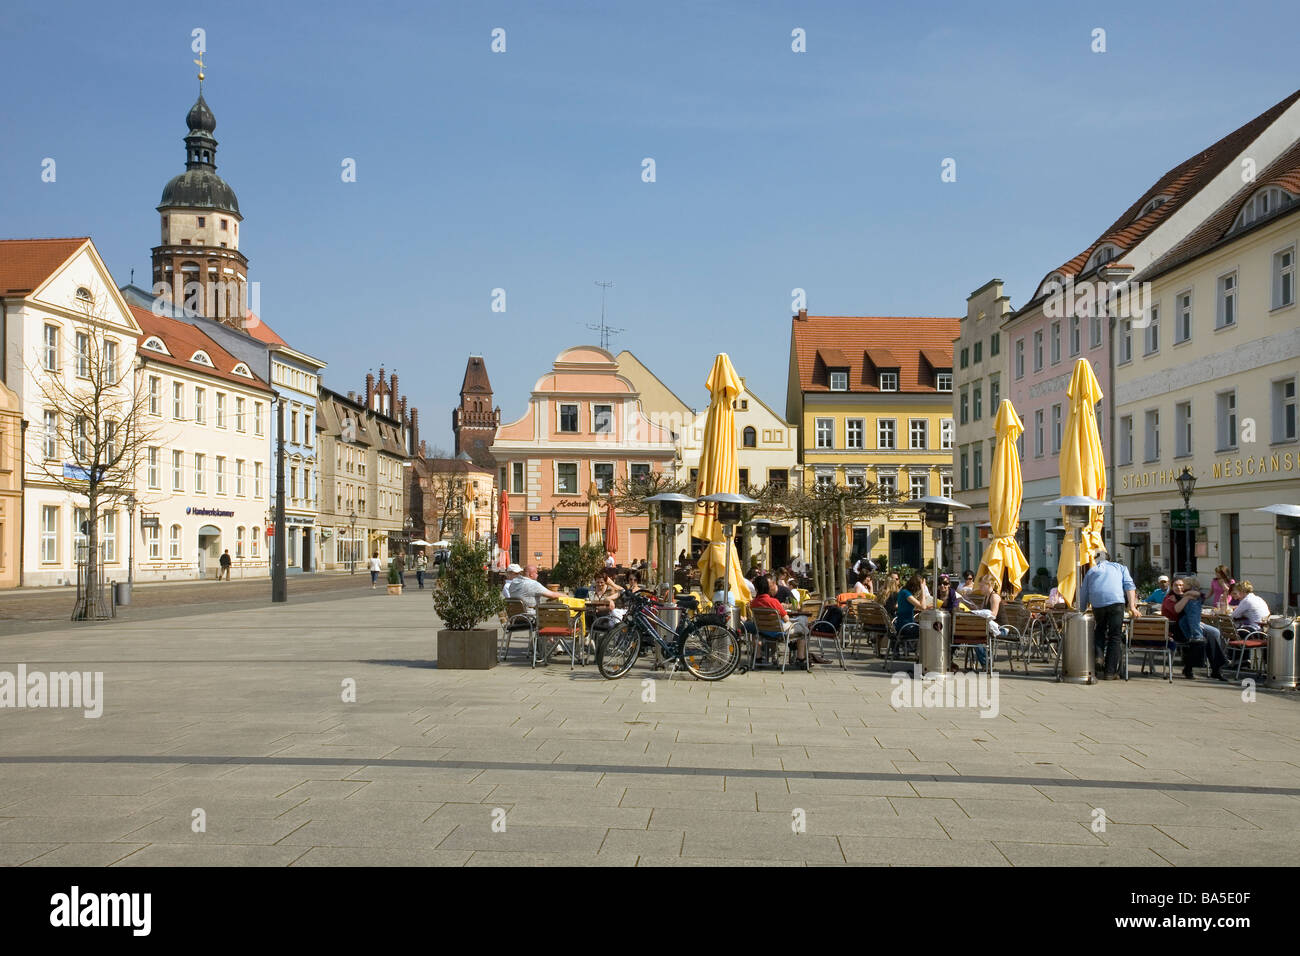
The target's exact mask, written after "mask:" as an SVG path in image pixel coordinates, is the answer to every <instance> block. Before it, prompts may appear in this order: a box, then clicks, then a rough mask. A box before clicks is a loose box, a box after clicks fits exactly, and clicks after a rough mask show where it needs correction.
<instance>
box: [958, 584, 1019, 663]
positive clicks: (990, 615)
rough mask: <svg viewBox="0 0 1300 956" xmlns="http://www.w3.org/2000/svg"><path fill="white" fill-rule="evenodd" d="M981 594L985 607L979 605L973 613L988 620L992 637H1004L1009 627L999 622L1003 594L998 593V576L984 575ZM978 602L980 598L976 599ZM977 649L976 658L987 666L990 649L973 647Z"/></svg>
mask: <svg viewBox="0 0 1300 956" xmlns="http://www.w3.org/2000/svg"><path fill="white" fill-rule="evenodd" d="M980 585H981V587H980V590H979V594H980V595H981V596H982V597H983V605H984V606H983V607H977V608H975V609H974V610H972V611H971V613H972V614H978V615H979V616H980V617H982V618H984V619H985V620H987V621H988V632H989V636H990V637H995V638H996V637H1003V636H1004V635H1006V633H1007V629H1006V628H1005V627H1003V626H1002V625H1001V624H999V623H998V615H999V614H1000V613H1001V612H1002V595H1001V594H999V593H998V582H997V578H995V577H993V575H991V574H986V575H984V579H983V580H982V581H981V582H980ZM975 601H976V602H978V599H975ZM973 650H974V651H975V660H976V661H977V662H978V663H979V666H980V667H985V666H987V662H988V651H987V650H986V649H985V648H983V647H975V648H973ZM952 666H953V669H954V670H956V668H957V664H956V662H955V661H954V662H953V665H952Z"/></svg>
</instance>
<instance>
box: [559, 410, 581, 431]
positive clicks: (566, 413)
mask: <svg viewBox="0 0 1300 956" xmlns="http://www.w3.org/2000/svg"><path fill="white" fill-rule="evenodd" d="M577 430H578V406H577V405H561V406H560V431H562V432H576V431H577Z"/></svg>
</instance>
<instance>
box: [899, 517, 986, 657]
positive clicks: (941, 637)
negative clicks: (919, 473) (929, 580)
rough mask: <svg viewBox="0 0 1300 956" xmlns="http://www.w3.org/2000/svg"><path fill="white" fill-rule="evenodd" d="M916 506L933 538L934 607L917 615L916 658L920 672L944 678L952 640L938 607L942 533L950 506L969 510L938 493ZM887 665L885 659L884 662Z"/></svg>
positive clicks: (949, 624) (948, 622) (949, 625)
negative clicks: (918, 506)
mask: <svg viewBox="0 0 1300 956" xmlns="http://www.w3.org/2000/svg"><path fill="white" fill-rule="evenodd" d="M915 503H916V504H918V505H920V506H921V507H920V515H921V520H922V521H924V522H925V526H926V527H927V528H929V529H930V536H931V537H932V538H933V539H934V590H933V591H931V593H932V594H933V595H934V607H930V608H925V609H924V610H922V611H921V613H920V615H918V617H917V626H918V628H919V634H918V636H917V658H918V663H919V664H920V666H921V673H923V674H926V675H933V676H937V677H941V678H944V679H946V678H947V675H948V649H949V647H950V645H951V643H952V621H951V620H950V619H949V617H948V612H947V611H945V610H944V609H943V608H941V607H940V606H939V568H940V566H941V565H942V564H943V532H944V529H946V528H947V527H948V519H949V517H950V512H951V511H952V510H953V509H954V508H961V509H963V510H969V509H970V505H964V504H962V503H961V502H960V501H954V500H953V499H952V498H945V497H943V496H942V495H926V496H925V497H924V498H917V499H916V501H915ZM886 668H888V662H886Z"/></svg>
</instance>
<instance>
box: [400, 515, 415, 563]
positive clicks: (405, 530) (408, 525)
mask: <svg viewBox="0 0 1300 956" xmlns="http://www.w3.org/2000/svg"><path fill="white" fill-rule="evenodd" d="M413 527H415V519H414V518H412V517H411V516H410V515H407V516H406V517H405V518H403V519H402V534H403V536H404V538H405V542H404V543H405V545H406V559H407V561H408V562H409V561H410V559H411V529H412V528H413Z"/></svg>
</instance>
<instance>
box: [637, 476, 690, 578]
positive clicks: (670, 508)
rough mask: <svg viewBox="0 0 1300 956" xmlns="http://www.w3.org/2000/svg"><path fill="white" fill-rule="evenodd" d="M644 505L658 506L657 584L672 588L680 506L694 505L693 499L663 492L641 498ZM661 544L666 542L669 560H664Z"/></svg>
mask: <svg viewBox="0 0 1300 956" xmlns="http://www.w3.org/2000/svg"><path fill="white" fill-rule="evenodd" d="M641 500H642V501H644V502H645V503H646V504H656V505H658V506H659V521H658V522H657V524H658V525H659V540H660V542H661V545H660V549H659V562H658V563H659V583H660V584H667V585H668V587H669V588H671V587H672V584H673V579H672V571H671V570H670V568H671V566H672V565H673V564H674V561H673V560H672V558H673V556H674V555H675V554H676V553H677V524H678V522H680V521H681V520H682V506H683V505H693V504H695V499H694V498H692V497H691V496H690V495H679V494H677V493H676V492H664V493H663V494H658V495H651V496H650V497H649V498H642V499H641ZM663 542H667V544H668V548H667V552H666V553H667V555H668V558H669V560H668V561H665V560H664V554H665V551H664V548H663V546H662V543H663Z"/></svg>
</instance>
